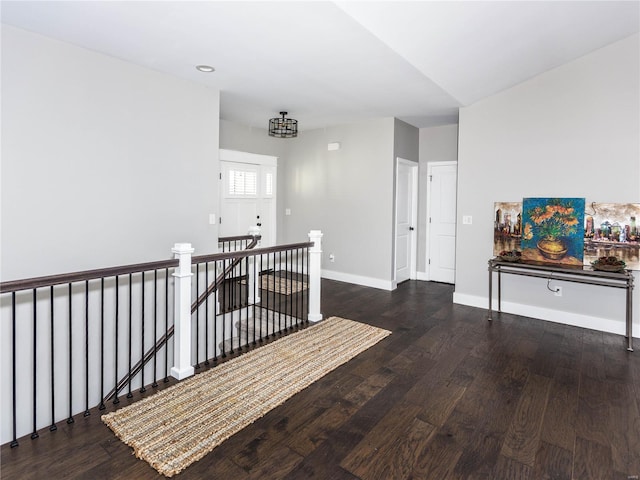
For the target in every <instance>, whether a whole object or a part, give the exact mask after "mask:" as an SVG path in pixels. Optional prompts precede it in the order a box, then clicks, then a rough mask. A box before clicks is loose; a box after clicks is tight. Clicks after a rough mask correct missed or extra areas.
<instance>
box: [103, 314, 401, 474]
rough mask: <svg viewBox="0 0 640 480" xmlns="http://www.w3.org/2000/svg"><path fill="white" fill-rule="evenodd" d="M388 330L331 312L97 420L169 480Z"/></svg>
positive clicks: (370, 344) (369, 345)
mask: <svg viewBox="0 0 640 480" xmlns="http://www.w3.org/2000/svg"><path fill="white" fill-rule="evenodd" d="M390 333H391V332H389V331H387V330H382V329H380V328H377V327H372V326H370V325H365V324H363V323H358V322H354V321H352V320H346V319H344V318H339V317H331V318H329V319H327V320H325V321H323V322H320V323H318V324H317V325H313V326H311V327H309V328H306V329H304V330H301V331H299V332H296V333H293V334H291V335H288V336H286V337H283V338H281V339H279V340H276V341H275V342H273V343H270V344H267V345H265V346H263V347H260V348H257V349H255V350H252V351H251V352H248V353H246V354H244V355H241V356H239V357H236V358H234V359H232V360H230V361H228V362H226V363H223V364H221V365H219V366H217V367H215V368H212V369H211V370H208V371H206V372H204V373H201V374H199V375H195V376H194V377H191V378H189V379H188V380H185V381H183V382H180V383H179V384H176V385H174V386H172V387H169V388H167V389H166V390H162V391H160V392H158V393H157V394H155V395H153V396H151V397H148V398H145V399H143V400H141V401H139V402H136V403H134V404H133V405H129V406H127V407H124V408H121V409H120V410H116V411H115V412H111V413H108V414H106V415H103V416H102V421H103V422H104V423H105V424H106V425H107V426H108V427H109V428H111V430H113V432H114V433H115V434H116V435H117V436H118V437H119V438H120V439H121V440H122V441H123V442H125V443H126V444H127V445H129V446H131V447H132V448H133V451H134V454H135V455H136V456H137V457H138V458H141V459H143V460H145V461H147V462H148V463H149V464H150V465H151V466H152V467H153V468H155V469H156V470H157V471H158V472H160V473H161V474H163V475H165V476H167V477H171V476H173V475H175V474H177V473H179V472H181V471H182V470H184V469H185V468H187V467H188V466H189V465H191V464H192V463H193V462H195V461H197V460H199V459H201V458H202V457H204V456H205V455H206V454H207V453H209V452H210V451H211V450H213V449H214V448H215V447H216V446H218V445H220V444H221V443H222V442H223V441H224V440H226V439H227V438H229V437H230V436H231V435H233V434H234V433H236V432H238V431H240V430H241V429H242V428H244V427H246V426H247V425H249V424H251V423H253V422H254V421H256V420H257V419H258V418H260V417H262V416H263V415H264V414H266V413H267V412H269V411H270V410H271V409H273V408H275V407H277V406H278V405H280V404H282V403H284V401H285V400H287V399H288V398H290V397H291V396H293V395H294V394H295V393H297V392H299V391H300V390H302V389H304V388H306V387H308V386H309V385H310V384H312V383H313V382H315V381H316V380H318V379H319V378H321V377H322V376H324V375H325V374H327V373H328V372H330V371H331V370H333V369H335V368H337V367H339V366H340V365H342V364H343V363H346V362H347V361H349V360H350V359H352V358H353V357H355V356H356V355H358V354H359V353H361V352H363V351H364V350H366V349H367V348H369V347H371V346H372V345H375V344H376V343H378V342H379V341H380V340H382V339H383V338H385V337H387V336H388V335H390Z"/></svg>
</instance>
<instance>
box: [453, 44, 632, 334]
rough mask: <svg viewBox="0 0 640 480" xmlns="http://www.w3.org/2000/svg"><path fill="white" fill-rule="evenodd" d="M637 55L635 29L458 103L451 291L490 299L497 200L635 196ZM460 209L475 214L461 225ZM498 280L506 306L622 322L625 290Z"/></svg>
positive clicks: (471, 299) (612, 326)
mask: <svg viewBox="0 0 640 480" xmlns="http://www.w3.org/2000/svg"><path fill="white" fill-rule="evenodd" d="M639 58H640V37H639V35H637V34H636V35H634V36H632V37H629V38H627V39H625V40H622V41H620V42H617V43H614V44H612V45H610V46H607V47H605V48H602V49H600V50H597V51H595V52H593V53H591V54H588V55H586V56H584V57H582V58H580V59H578V60H575V61H573V62H571V63H569V64H566V65H563V66H561V67H558V68H556V69H553V70H551V71H549V72H546V73H544V74H542V75H540V76H538V77H535V78H533V79H531V80H529V81H527V82H524V83H522V84H520V85H518V86H516V87H513V88H511V89H509V90H507V91H504V92H502V93H500V94H497V95H495V96H493V97H490V98H488V99H486V100H483V101H481V102H478V103H477V104H475V105H472V106H470V107H467V108H463V109H461V111H460V141H459V155H458V162H459V163H458V236H457V261H456V292H455V295H454V301H456V302H458V303H466V304H469V305H477V306H481V307H485V308H486V306H487V285H488V278H487V259H489V258H490V257H491V256H492V241H493V239H492V236H493V233H492V221H493V218H492V217H493V203H494V202H495V201H521V200H522V198H523V197H554V196H557V197H585V198H586V201H587V204H589V203H590V202H619V203H626V202H638V201H639V200H640V161H639V159H640V122H639V119H640V92H639V88H638V85H640V74H639V70H640V65H639ZM462 215H472V216H473V224H472V225H461V218H462ZM636 276H637V275H636ZM503 283H504V290H503V294H504V300H505V301H506V306H507V310H508V311H513V312H516V313H522V314H525V315H529V316H533V317H536V318H547V319H550V320H554V321H560V322H563V323H570V324H576V325H580V326H585V327H588V328H596V329H601V330H608V331H613V332H617V333H622V332H623V331H624V321H623V320H624V305H623V299H624V293H623V291H621V290H620V291H619V290H618V289H612V288H603V287H594V286H586V285H577V284H565V285H564V286H563V296H562V297H555V296H554V295H553V294H552V292H549V291H548V290H547V289H546V281H544V280H539V279H531V278H520V277H510V278H508V279H507V280H505V281H504V282H503ZM639 294H640V289H636V292H635V296H634V299H635V301H636V305H637V304H638V300H639V299H640V295H639ZM639 310H640V309H637V308H636V309H635V315H634V319H635V320H634V326H635V328H636V336H637V334H638V332H640V322H639V321H638V319H639V318H640V317H639V315H638V313H639Z"/></svg>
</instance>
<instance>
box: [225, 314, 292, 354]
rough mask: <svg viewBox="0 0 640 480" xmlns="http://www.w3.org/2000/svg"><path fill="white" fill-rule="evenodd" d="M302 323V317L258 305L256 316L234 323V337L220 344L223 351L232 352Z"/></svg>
mask: <svg viewBox="0 0 640 480" xmlns="http://www.w3.org/2000/svg"><path fill="white" fill-rule="evenodd" d="M302 323H303V320H302V319H300V318H296V317H291V316H289V315H286V314H285V313H281V312H275V311H273V310H267V309H266V308H262V307H258V306H256V307H255V318H252V317H249V318H244V319H242V318H241V319H239V320H237V321H236V322H235V323H234V334H233V338H227V339H225V340H224V341H223V342H220V344H219V345H218V346H219V347H220V351H221V352H230V351H232V350H236V349H239V348H240V347H244V346H246V345H247V344H253V343H254V339H255V342H258V341H260V339H261V338H266V337H268V336H270V335H275V334H276V333H280V332H285V331H287V330H289V329H293V328H296V327H297V326H299V325H301V324H302ZM247 339H248V342H247Z"/></svg>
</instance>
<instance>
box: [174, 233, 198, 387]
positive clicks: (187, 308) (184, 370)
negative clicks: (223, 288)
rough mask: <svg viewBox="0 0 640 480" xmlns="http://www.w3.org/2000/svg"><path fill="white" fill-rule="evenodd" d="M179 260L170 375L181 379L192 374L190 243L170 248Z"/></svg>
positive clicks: (175, 280) (176, 272)
mask: <svg viewBox="0 0 640 480" xmlns="http://www.w3.org/2000/svg"><path fill="white" fill-rule="evenodd" d="M171 251H172V252H173V253H174V254H175V258H177V259H178V260H179V263H178V266H177V267H176V269H175V272H174V273H173V277H174V289H173V291H174V302H173V305H174V306H173V312H174V315H173V318H174V327H173V333H174V334H173V367H171V376H172V377H174V378H177V379H178V380H182V379H183V378H187V377H190V376H191V375H193V374H194V368H193V366H192V365H191V277H192V276H193V274H192V273H191V254H192V253H193V248H191V244H190V243H176V244H175V246H174V247H173V248H172V249H171Z"/></svg>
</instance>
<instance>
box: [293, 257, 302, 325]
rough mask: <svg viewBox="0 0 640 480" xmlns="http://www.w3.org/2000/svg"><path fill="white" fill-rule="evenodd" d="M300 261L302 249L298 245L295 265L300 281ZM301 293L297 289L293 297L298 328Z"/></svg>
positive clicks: (297, 277) (297, 278)
mask: <svg viewBox="0 0 640 480" xmlns="http://www.w3.org/2000/svg"><path fill="white" fill-rule="evenodd" d="M299 261H300V249H299V248H297V247H296V263H295V265H296V271H295V274H296V275H295V276H296V282H300V267H299V264H298V262H299ZM297 285H301V284H300V283H297ZM300 294H301V292H300V291H296V294H295V295H296V296H295V298H294V299H293V301H294V304H293V305H294V307H295V315H294V318H295V321H296V329H297V328H298V326H299V325H298V315H300V311H299V310H298V306H299V305H298V303H299V302H300Z"/></svg>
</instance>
